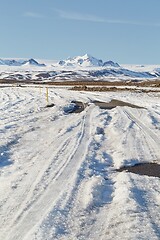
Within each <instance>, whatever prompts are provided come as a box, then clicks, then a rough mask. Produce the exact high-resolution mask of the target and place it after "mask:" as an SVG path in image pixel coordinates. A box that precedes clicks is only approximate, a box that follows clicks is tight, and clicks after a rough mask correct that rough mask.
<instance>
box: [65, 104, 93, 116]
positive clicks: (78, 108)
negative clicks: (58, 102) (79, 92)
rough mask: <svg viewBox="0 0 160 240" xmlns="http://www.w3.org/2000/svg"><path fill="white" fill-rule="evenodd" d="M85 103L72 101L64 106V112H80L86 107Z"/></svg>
mask: <svg viewBox="0 0 160 240" xmlns="http://www.w3.org/2000/svg"><path fill="white" fill-rule="evenodd" d="M87 105H88V104H87V103H83V102H80V101H72V102H71V104H70V105H68V106H65V107H64V112H65V113H66V114H69V113H81V112H82V111H84V109H85V108H86V107H87Z"/></svg>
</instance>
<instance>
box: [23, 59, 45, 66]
mask: <svg viewBox="0 0 160 240" xmlns="http://www.w3.org/2000/svg"><path fill="white" fill-rule="evenodd" d="M22 65H25V66H28V65H32V66H39V67H44V66H45V64H43V63H42V64H41V63H38V62H37V61H36V60H34V59H33V58H31V59H29V60H27V61H24V62H23V64H22Z"/></svg>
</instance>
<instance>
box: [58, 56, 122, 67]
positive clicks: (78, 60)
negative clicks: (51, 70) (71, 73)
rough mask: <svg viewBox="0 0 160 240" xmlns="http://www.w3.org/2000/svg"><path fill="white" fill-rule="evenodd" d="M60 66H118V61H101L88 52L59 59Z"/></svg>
mask: <svg viewBox="0 0 160 240" xmlns="http://www.w3.org/2000/svg"><path fill="white" fill-rule="evenodd" d="M58 64H59V65H60V66H70V67H77V66H81V67H103V66H105V67H107V66H109V67H119V65H118V63H114V62H113V61H107V62H103V61H102V60H100V59H97V58H95V57H93V56H91V55H90V54H85V55H84V56H76V57H73V58H68V59H66V60H61V61H59V63H58Z"/></svg>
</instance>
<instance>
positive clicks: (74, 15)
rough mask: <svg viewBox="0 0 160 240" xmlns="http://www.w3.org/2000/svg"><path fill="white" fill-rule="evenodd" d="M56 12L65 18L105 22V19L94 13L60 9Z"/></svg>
mask: <svg viewBox="0 0 160 240" xmlns="http://www.w3.org/2000/svg"><path fill="white" fill-rule="evenodd" d="M56 12H57V13H58V15H59V16H60V17H61V18H65V19H71V20H77V21H88V22H105V19H103V18H100V17H97V16H94V15H89V14H81V13H76V12H66V11H63V10H59V9H58V10H56Z"/></svg>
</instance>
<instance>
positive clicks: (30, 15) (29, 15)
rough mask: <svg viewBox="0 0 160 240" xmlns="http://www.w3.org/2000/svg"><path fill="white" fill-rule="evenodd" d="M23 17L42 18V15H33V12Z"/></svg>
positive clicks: (26, 13)
mask: <svg viewBox="0 0 160 240" xmlns="http://www.w3.org/2000/svg"><path fill="white" fill-rule="evenodd" d="M24 16H25V17H31V18H44V16H43V15H41V14H39V13H35V12H25V13H24Z"/></svg>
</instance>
